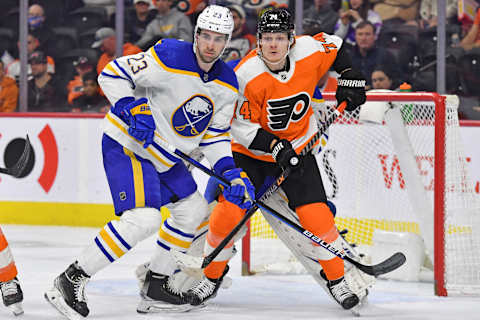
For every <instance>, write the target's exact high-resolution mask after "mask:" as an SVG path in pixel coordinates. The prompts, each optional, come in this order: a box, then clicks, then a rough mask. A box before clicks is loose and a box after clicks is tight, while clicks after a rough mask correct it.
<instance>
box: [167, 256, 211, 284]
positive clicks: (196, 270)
mask: <svg viewBox="0 0 480 320" xmlns="http://www.w3.org/2000/svg"><path fill="white" fill-rule="evenodd" d="M170 254H171V255H172V257H173V260H174V261H175V263H176V264H177V265H178V266H179V267H180V269H182V271H183V272H185V273H186V274H188V275H189V276H192V277H194V278H196V279H202V277H203V268H202V263H203V258H202V257H194V256H191V255H188V254H186V253H183V252H180V251H177V250H174V249H171V250H170Z"/></svg>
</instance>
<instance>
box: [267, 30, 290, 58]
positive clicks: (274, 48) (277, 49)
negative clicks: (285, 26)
mask: <svg viewBox="0 0 480 320" xmlns="http://www.w3.org/2000/svg"><path fill="white" fill-rule="evenodd" d="M289 45H290V43H289V41H288V35H287V34H286V33H280V32H275V33H263V34H262V38H261V39H260V46H261V50H262V55H263V57H264V58H265V60H267V62H269V63H273V64H279V63H280V62H281V61H282V60H284V59H285V58H286V55H287V52H288V46H289Z"/></svg>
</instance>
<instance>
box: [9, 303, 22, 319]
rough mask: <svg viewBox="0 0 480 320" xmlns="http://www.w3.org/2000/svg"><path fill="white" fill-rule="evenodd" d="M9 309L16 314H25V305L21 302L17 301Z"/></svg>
mask: <svg viewBox="0 0 480 320" xmlns="http://www.w3.org/2000/svg"><path fill="white" fill-rule="evenodd" d="M8 309H10V311H12V313H13V314H14V315H16V316H19V315H22V314H23V307H22V303H21V302H17V303H14V304H11V305H9V306H8Z"/></svg>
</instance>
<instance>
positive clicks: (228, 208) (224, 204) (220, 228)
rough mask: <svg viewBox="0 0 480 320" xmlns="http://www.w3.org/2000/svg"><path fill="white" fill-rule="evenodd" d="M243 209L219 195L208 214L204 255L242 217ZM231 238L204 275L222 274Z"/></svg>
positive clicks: (210, 250) (231, 244) (229, 254)
mask: <svg viewBox="0 0 480 320" xmlns="http://www.w3.org/2000/svg"><path fill="white" fill-rule="evenodd" d="M244 214H245V211H244V210H242V209H240V208H239V207H237V206H236V205H234V204H233V203H231V202H228V201H226V200H225V199H224V198H223V196H220V198H219V202H218V204H217V205H216V206H215V208H214V209H213V211H212V214H211V216H210V224H209V231H208V234H207V241H206V243H205V250H204V252H205V255H208V254H210V253H211V252H212V251H213V250H215V248H216V247H217V246H218V245H219V244H220V242H222V240H223V239H224V238H225V237H226V236H227V235H228V233H229V232H230V231H231V230H232V229H233V228H234V227H235V225H236V224H237V223H238V222H239V221H240V220H241V219H242V217H243V215H244ZM232 250H233V240H232V241H230V242H229V243H228V244H227V245H226V246H225V248H224V249H223V250H222V252H221V253H220V254H219V255H218V256H217V257H216V258H215V259H214V260H213V261H212V262H211V263H210V264H209V265H208V266H207V267H206V268H205V271H204V273H205V276H206V277H208V278H210V279H218V278H220V277H221V276H222V274H223V270H224V269H225V267H226V265H227V263H228V261H229V259H230V258H231V257H232Z"/></svg>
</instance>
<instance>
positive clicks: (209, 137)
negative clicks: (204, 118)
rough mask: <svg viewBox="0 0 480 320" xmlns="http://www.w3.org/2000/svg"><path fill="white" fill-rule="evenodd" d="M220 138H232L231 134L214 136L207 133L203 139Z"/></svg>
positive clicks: (225, 133)
mask: <svg viewBox="0 0 480 320" xmlns="http://www.w3.org/2000/svg"><path fill="white" fill-rule="evenodd" d="M219 137H230V133H229V132H224V133H221V134H217V135H212V134H208V133H206V134H205V135H204V136H203V139H212V138H219Z"/></svg>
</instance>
